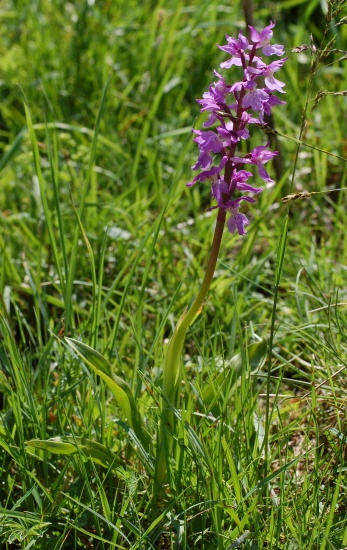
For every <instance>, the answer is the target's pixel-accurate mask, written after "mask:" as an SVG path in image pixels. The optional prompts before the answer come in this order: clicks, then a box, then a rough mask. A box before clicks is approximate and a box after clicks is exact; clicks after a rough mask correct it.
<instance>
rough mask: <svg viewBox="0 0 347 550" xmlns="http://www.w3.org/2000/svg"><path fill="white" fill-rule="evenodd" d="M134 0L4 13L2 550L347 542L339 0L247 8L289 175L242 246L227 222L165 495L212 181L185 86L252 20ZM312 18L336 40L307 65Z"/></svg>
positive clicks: (207, 234) (197, 81) (190, 348)
mask: <svg viewBox="0 0 347 550" xmlns="http://www.w3.org/2000/svg"><path fill="white" fill-rule="evenodd" d="M142 4H143V3H142ZM142 4H141V3H138V2H134V1H132V0H130V1H129V0H128V2H123V1H117V2H109V3H107V2H106V3H98V2H96V3H95V4H92V3H84V2H77V3H63V2H57V1H54V2H38V1H34V2H27V1H26V0H22V1H17V2H14V1H7V2H5V3H4V6H3V8H2V12H1V14H0V17H1V18H2V20H3V21H4V22H5V23H6V30H7V32H4V33H2V38H1V39H0V48H1V56H0V71H1V88H0V93H1V103H0V116H1V128H0V132H1V134H0V135H1V148H2V158H1V161H0V167H1V182H2V184H1V189H0V200H1V216H0V223H1V232H0V247H1V255H0V258H1V270H0V295H1V304H0V311H1V315H0V331H1V335H2V341H1V344H0V365H1V369H0V391H1V393H0V399H1V416H0V446H1V449H2V453H1V455H0V480H1V486H0V497H1V503H0V506H1V507H0V518H1V519H0V541H1V547H3V548H4V549H9V550H10V549H14V548H23V549H27V548H28V549H29V548H38V549H42V550H44V549H45V548H50V549H53V548H54V549H57V550H58V549H69V548H74V549H77V548H103V549H108V548H124V549H128V548H134V549H144V550H148V549H151V548H172V549H174V548H176V549H178V548H182V549H193V548H194V549H195V548H202V549H206V550H209V549H214V548H216V549H217V548H218V549H227V548H235V547H237V545H240V546H241V545H242V546H243V547H244V548H246V549H252V550H254V549H255V548H262V547H264V546H266V547H268V548H273V549H275V548H284V549H288V550H289V549H290V550H292V549H319V550H324V549H325V548H329V549H342V548H343V547H345V546H346V545H347V522H346V513H345V512H346V510H345V502H346V485H347V482H346V471H345V458H346V457H345V450H346V414H345V407H346V397H345V394H346V372H345V367H346V334H347V324H346V316H345V308H346V296H345V292H346V290H345V289H346V265H347V260H346V258H347V249H346V240H345V238H344V236H345V223H344V222H345V209H344V200H345V192H344V191H341V192H338V191H334V192H333V193H332V192H331V191H333V190H335V189H339V188H343V187H346V164H345V162H344V161H343V160H341V158H338V156H339V157H343V158H344V157H346V141H345V133H344V119H345V107H346V102H345V96H344V95H339V92H342V91H344V90H345V89H346V65H345V64H344V62H343V57H344V53H343V51H342V52H341V53H329V51H328V50H329V49H332V48H335V49H339V50H343V49H344V48H345V43H346V28H345V27H344V26H343V25H342V24H341V25H338V22H339V21H343V17H345V16H346V15H347V14H346V11H345V6H344V5H343V3H342V4H341V7H342V11H340V12H339V13H337V14H335V15H334V16H333V17H332V18H331V20H330V21H328V24H327V26H326V13H323V12H322V11H321V7H320V3H318V2H291V3H287V2H284V1H283V2H282V1H280V2H276V3H275V4H270V3H266V4H264V3H259V5H258V4H257V3H256V2H254V18H255V21H256V23H257V26H259V27H261V26H262V25H264V24H267V22H268V21H269V19H271V18H276V20H277V26H276V29H277V36H276V42H279V43H284V44H285V45H286V50H287V54H288V57H289V60H288V62H287V64H286V68H285V69H284V71H283V72H284V73H285V75H283V74H282V79H283V80H284V79H285V80H286V82H287V87H286V88H287V95H286V101H287V105H286V107H285V108H284V110H283V111H282V112H280V111H279V110H278V112H277V113H276V119H275V130H276V131H277V132H278V133H279V140H280V146H281V156H282V159H283V168H284V170H283V174H282V176H281V177H280V179H279V180H278V181H277V182H276V185H275V186H274V187H272V188H269V189H267V190H265V191H264V193H263V196H262V199H261V202H260V204H259V212H257V214H256V216H254V218H255V219H254V220H253V223H252V225H251V226H250V229H249V231H248V234H247V236H246V238H242V239H241V238H239V237H237V236H231V235H230V234H229V235H225V237H224V241H223V246H222V253H221V256H220V261H219V263H218V267H217V272H216V276H215V279H214V282H213V283H212V286H211V291H210V298H209V300H208V302H207V303H206V305H205V307H204V310H203V313H202V314H201V315H200V316H199V317H198V318H197V320H196V322H195V324H194V325H193V326H192V327H191V329H190V332H189V337H188V340H187V343H186V346H185V350H184V356H183V390H182V393H181V405H182V406H179V407H177V408H174V409H173V411H172V412H173V414H174V417H175V422H176V432H175V438H174V442H173V448H172V453H171V455H170V456H169V457H168V461H167V464H168V479H167V486H166V490H165V491H164V492H161V493H160V494H159V496H158V488H157V486H156V483H155V473H154V466H155V464H154V456H153V453H154V445H155V441H156V440H157V437H158V430H159V423H160V406H161V397H162V395H161V384H162V365H163V358H164V348H165V342H167V340H168V338H169V337H170V334H171V332H172V329H173V326H174V324H175V322H176V321H177V319H178V317H179V316H180V315H181V313H182V312H183V310H184V309H185V308H186V307H187V305H188V304H189V303H190V302H191V301H192V299H193V298H194V295H195V293H196V291H197V289H198V285H199V281H200V280H201V278H202V276H203V269H204V266H205V262H206V255H207V252H208V250H209V246H210V241H211V236H212V232H213V224H214V217H213V213H212V214H209V213H207V209H208V207H209V205H210V197H209V190H208V189H207V188H206V189H197V188H196V189H195V188H194V189H193V190H187V189H186V188H185V183H186V182H187V181H189V180H190V179H191V171H190V166H191V165H192V164H193V163H194V162H195V159H194V155H195V150H194V149H193V147H192V146H191V127H192V125H195V121H196V125H198V123H199V121H200V118H199V116H198V106H197V105H196V103H195V97H200V96H201V93H202V92H203V91H204V90H205V89H206V88H207V86H208V83H209V82H210V80H211V74H212V70H213V68H216V67H218V64H219V63H220V62H221V61H222V58H221V57H220V55H219V53H218V49H217V48H216V47H215V44H216V43H221V42H222V41H223V39H224V35H225V33H228V34H229V35H233V34H234V35H235V33H236V32H237V30H238V29H239V28H240V27H243V26H244V17H243V12H242V9H241V5H240V3H238V2H233V3H230V2H226V1H225V2H223V1H222V2H215V1H214V0H213V1H209V2H205V1H203V0H199V1H198V0H196V1H194V0H191V2H190V3H189V4H187V2H183V0H182V1H181V0H171V1H170V2H165V3H164V2H146V3H144V4H143V5H142ZM334 5H335V6H337V3H336V2H335V3H334ZM324 29H326V30H324ZM311 33H312V35H313V42H314V44H315V45H316V47H317V48H318V49H319V50H320V51H323V52H324V50H325V53H324V55H322V56H321V58H320V59H319V60H318V65H316V66H314V67H313V66H312V57H311V50H310V49H303V51H301V52H300V53H292V52H291V48H294V47H297V46H300V45H302V44H307V45H310V34H311ZM333 37H335V43H334V44H330V45H329V41H330V40H331V39H332V38H333ZM313 74H314V78H312V79H311V82H309V79H310V75H313ZM18 84H19V86H18ZM322 90H323V91H327V92H329V93H328V94H325V95H324V94H323V95H322V94H320V95H318V96H317V93H318V92H319V91H322ZM332 92H334V93H335V95H331V93H332ZM317 101H318V103H317V105H315V103H316V102H317ZM313 106H315V108H314V109H313V110H312V107H313ZM304 109H306V114H305V117H304V120H303V119H302V113H303V110H304ZM303 122H304V124H303ZM300 128H301V131H300ZM283 136H289V137H283ZM290 138H294V139H290ZM255 139H257V138H255ZM258 139H259V137H258ZM298 139H299V140H301V141H302V142H304V144H305V143H307V144H308V145H310V146H311V147H306V146H305V145H304V144H303V145H300V148H298V142H297V140H298ZM295 140H296V141H295ZM255 144H256V143H255ZM312 146H313V147H314V148H313V149H312ZM322 151H323V152H322ZM325 151H326V152H328V153H330V154H329V155H328V154H326V153H325ZM331 153H333V154H334V155H335V156H332V155H331ZM294 163H295V171H294V170H293V167H294ZM326 190H328V191H329V193H328V194H325V193H321V194H317V195H311V196H310V197H307V198H306V199H302V200H300V199H296V200H294V199H293V200H290V201H288V202H287V203H283V202H282V201H281V199H282V197H283V196H286V195H288V194H294V193H300V192H317V191H326ZM288 205H289V206H290V209H289V210H288ZM274 303H275V305H276V307H275V308H274ZM69 341H70V342H74V346H75V348H73V346H72V347H71V346H70V347H69V346H68V345H67V342H69ZM266 341H267V342H270V350H271V352H270V353H269V354H268V360H267V361H265V362H264V361H263V357H264V355H265V347H264V343H263V342H266ZM76 342H79V343H80V347H79V348H78V347H77V348H76V346H78V344H76ZM163 342H164V348H163ZM83 345H84V346H90V348H93V349H94V350H95V351H96V353H97V354H101V355H102V357H103V360H102V361H104V362H101V363H98V369H94V370H93V369H91V368H88V365H86V363H85V361H83V360H82V359H81V355H82V356H83V353H86V351H85V350H86V348H83V347H82V346H83ZM88 349H89V348H88ZM81 350H82V352H83V353H82V354H81ZM79 352H80V354H79ZM89 359H90V361H91V362H92V364H93V365H94V366H95V361H97V360H98V361H99V360H100V356H99V355H95V356H93V357H92V358H91V357H89ZM100 361H101V360H100ZM107 365H110V366H111V367H112V371H113V372H114V373H115V375H116V376H118V377H119V378H120V379H122V380H123V381H126V383H127V386H124V391H125V393H126V392H127V391H128V388H129V389H130V390H131V392H132V395H134V399H135V402H136V407H137V409H138V411H139V417H140V418H139V419H138V421H139V422H140V423H142V424H143V426H142V428H141V429H137V428H136V419H135V424H131V422H130V419H129V418H126V417H125V414H124V409H122V407H121V406H119V405H118V404H117V401H116V400H115V399H114V398H113V397H112V393H111V391H110V389H109V388H110V386H108V385H107V383H106V384H105V383H104V380H105V378H106V379H107V372H109V371H108V370H107V369H108V368H109V367H108V366H107ZM103 369H105V371H103ZM105 372H106V374H105ZM102 375H104V379H103V378H102ZM118 403H119V400H118ZM129 417H131V413H129ZM142 424H141V425H142ZM141 430H143V432H144V440H141V435H139V434H141V433H142V431H141ZM52 438H55V439H52ZM33 440H34V441H37V440H40V441H47V440H50V441H51V443H50V444H51V447H50V448H49V451H47V450H45V448H37V446H36V447H33V446H30V445H28V444H27V443H28V442H30V441H33ZM46 448H47V447H46ZM62 452H64V453H65V454H61V453H62Z"/></svg>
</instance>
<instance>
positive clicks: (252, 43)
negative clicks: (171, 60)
mask: <svg viewBox="0 0 347 550" xmlns="http://www.w3.org/2000/svg"><path fill="white" fill-rule="evenodd" d="M274 26H275V22H271V23H270V25H268V26H267V27H265V28H264V29H263V30H262V31H261V32H258V31H257V30H256V29H255V28H253V27H252V26H249V29H250V40H248V39H247V38H246V37H245V36H244V35H243V34H242V32H241V31H240V32H239V35H238V38H237V39H235V38H232V37H230V36H228V35H227V37H226V38H227V44H226V45H225V46H219V48H220V49H221V50H222V51H225V52H227V53H228V54H230V55H231V58H230V59H229V60H228V61H225V62H223V63H221V68H222V69H230V68H231V67H233V66H235V67H239V68H240V70H241V71H242V80H239V81H237V82H234V83H233V84H229V83H228V82H227V81H226V80H225V78H224V77H223V76H222V75H221V74H220V73H219V72H217V71H214V74H215V76H216V81H215V82H213V83H212V84H211V85H210V87H209V90H208V91H207V92H205V93H204V94H203V97H202V99H198V100H197V101H198V103H199V104H200V105H201V112H207V113H209V116H208V119H207V121H206V122H205V123H204V124H203V126H204V129H203V130H193V132H194V134H195V138H194V141H195V142H196V143H197V144H198V147H199V157H198V160H197V162H196V163H195V164H194V166H193V167H192V168H193V170H201V171H200V172H199V174H198V175H197V176H195V177H194V178H193V180H192V181H190V182H189V183H188V184H187V185H188V186H189V187H191V186H192V185H194V184H196V183H197V182H201V183H204V182H208V183H209V184H210V185H211V194H212V197H213V199H214V200H215V201H216V205H215V206H212V208H211V209H218V214H217V221H216V228H215V232H214V238H213V242H212V247H211V251H210V256H209V259H208V263H207V267H206V272H205V276H204V279H203V282H202V285H201V288H200V291H199V293H198V295H197V297H196V298H195V300H194V302H193V304H192V305H191V307H190V309H189V310H188V311H187V312H186V313H184V314H183V316H182V317H181V318H180V320H179V322H178V324H177V326H176V328H175V331H174V333H173V335H172V337H171V340H170V342H169V344H168V348H167V352H166V358H165V364H164V372H163V377H164V380H163V397H164V403H163V427H162V428H163V429H162V433H163V442H162V446H163V450H162V452H161V453H159V461H158V468H157V474H158V478H159V480H161V481H163V480H164V479H165V472H166V466H165V454H167V450H168V446H169V444H170V440H171V437H170V435H169V436H168V434H170V431H171V430H172V429H173V421H174V414H173V410H172V407H171V409H170V405H172V406H173V407H175V406H176V405H177V396H178V390H179V387H180V379H181V376H180V361H181V355H182V350H183V345H184V340H185V335H186V332H187V330H188V328H189V326H190V325H191V323H192V322H193V321H194V319H195V317H196V316H197V315H198V313H199V312H200V311H201V309H202V307H203V303H204V301H205V299H206V296H207V292H208V289H209V287H210V284H211V282H212V278H213V275H214V271H215V267H216V262H217V259H218V254H219V250H220V246H221V240H222V235H223V230H224V226H225V225H226V226H227V228H228V230H229V231H230V232H231V233H235V232H238V233H239V235H244V234H245V232H246V231H245V228H246V226H247V225H248V224H249V220H248V218H247V216H246V215H245V214H244V213H243V212H241V211H240V208H241V204H242V201H247V202H249V203H254V202H256V201H255V199H254V198H253V196H250V195H249V193H252V194H258V193H260V192H261V191H262V189H261V188H258V187H254V186H253V185H251V184H250V183H248V180H249V179H250V178H252V177H254V176H253V174H252V172H249V171H248V170H245V169H244V168H245V165H254V166H256V167H257V171H258V175H259V176H260V178H261V179H262V180H263V181H264V182H266V183H271V182H272V179H271V177H270V176H269V174H268V173H267V171H266V169H265V168H264V164H266V163H267V162H268V161H269V160H271V159H273V158H274V156H275V155H277V152H276V151H274V152H272V151H270V150H269V143H266V144H265V145H258V146H257V147H255V148H254V149H253V150H252V151H251V152H249V153H247V154H242V152H237V149H238V148H239V149H244V147H242V142H243V141H246V140H247V139H248V138H249V137H250V128H251V127H252V125H253V126H262V125H264V122H265V120H264V116H265V115H270V114H271V110H272V107H274V106H275V105H279V104H281V103H285V102H284V101H281V100H280V99H279V98H278V97H277V96H275V95H274V92H280V93H283V87H284V83H283V82H281V81H279V80H277V79H276V78H275V77H274V73H276V72H277V71H278V70H279V69H280V68H281V67H282V66H283V64H284V62H285V61H286V58H284V57H282V58H281V59H278V60H275V61H272V62H270V63H266V62H265V61H264V57H268V56H273V55H275V56H277V57H280V56H283V55H284V47H283V46H282V45H278V44H275V45H272V44H270V40H271V39H272V36H273V31H272V29H273V28H274ZM205 128H206V129H205ZM227 216H228V219H227Z"/></svg>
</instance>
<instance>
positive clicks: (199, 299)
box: [156, 208, 226, 486]
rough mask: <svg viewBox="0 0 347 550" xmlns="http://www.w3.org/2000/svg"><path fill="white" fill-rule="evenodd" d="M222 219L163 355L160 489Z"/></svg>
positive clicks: (222, 215)
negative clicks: (186, 350)
mask: <svg viewBox="0 0 347 550" xmlns="http://www.w3.org/2000/svg"><path fill="white" fill-rule="evenodd" d="M225 218H226V212H225V209H223V208H219V210H218V216H217V222H216V227H215V232H214V236H213V241H212V246H211V250H210V255H209V258H208V262H207V266H206V271H205V276H204V279H203V281H202V284H201V287H200V290H199V292H198V294H197V296H196V298H195V300H194V302H193V303H192V305H191V306H190V308H189V309H188V311H187V312H186V313H184V314H183V315H182V317H181V318H180V320H179V321H178V323H177V325H176V327H175V330H174V332H173V334H172V336H171V338H170V341H169V343H168V347H167V350H166V354H165V361H164V368H163V410H162V423H161V433H160V438H159V445H158V454H157V472H156V473H157V481H158V483H159V485H161V486H162V485H163V483H164V481H165V478H166V456H165V455H166V454H167V452H168V450H169V448H170V447H171V443H172V441H173V426H174V414H173V410H172V408H171V407H170V405H172V406H173V407H175V406H176V404H177V396H178V393H179V387H180V380H181V376H180V371H181V369H180V365H181V357H182V351H183V346H184V342H185V337H186V333H187V331H188V329H189V327H190V325H191V324H192V323H193V321H194V320H195V318H196V316H197V315H198V314H199V313H200V311H201V309H202V307H203V304H204V301H205V300H206V297H207V293H208V291H209V288H210V286H211V282H212V279H213V275H214V272H215V269H216V264H217V259H218V254H219V250H220V247H221V242H222V237H223V230H224V226H225Z"/></svg>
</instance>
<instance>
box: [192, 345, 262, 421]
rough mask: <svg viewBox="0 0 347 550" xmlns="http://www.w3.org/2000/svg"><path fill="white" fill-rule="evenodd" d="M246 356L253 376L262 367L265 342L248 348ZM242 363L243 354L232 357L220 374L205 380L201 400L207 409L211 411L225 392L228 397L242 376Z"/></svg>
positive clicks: (223, 396) (217, 373)
mask: <svg viewBox="0 0 347 550" xmlns="http://www.w3.org/2000/svg"><path fill="white" fill-rule="evenodd" d="M246 354H247V355H246V356H247V357H248V362H249V365H250V372H251V374H255V373H256V372H257V371H258V370H259V369H260V368H261V367H262V365H263V364H264V362H265V359H266V354H267V342H266V340H262V341H261V342H256V343H254V344H251V345H250V346H248V348H247V350H246ZM244 361H245V354H244V353H238V354H237V355H234V357H232V358H231V359H230V360H229V361H228V362H227V364H226V366H225V367H224V369H223V370H222V371H221V372H220V371H219V372H216V373H215V374H214V375H212V376H211V377H210V378H209V380H207V382H206V383H205V385H204V387H203V388H202V391H201V398H202V401H203V404H204V406H205V407H206V408H207V409H209V410H212V409H213V408H214V406H215V405H216V404H217V403H218V401H219V400H220V399H222V398H223V399H224V398H225V397H226V392H227V393H228V394H229V395H230V393H231V391H232V389H233V388H234V387H235V384H236V382H237V381H238V379H239V378H240V376H241V374H242V369H243V367H244Z"/></svg>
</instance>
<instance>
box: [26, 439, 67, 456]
mask: <svg viewBox="0 0 347 550" xmlns="http://www.w3.org/2000/svg"><path fill="white" fill-rule="evenodd" d="M27 444H28V445H30V447H34V448H35V449H43V450H44V451H48V452H50V453H53V454H55V455H71V454H73V453H77V446H76V445H74V444H72V443H68V442H66V441H63V440H62V438H61V437H52V438H51V439H47V440H45V439H32V440H31V441H28V442H27Z"/></svg>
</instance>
